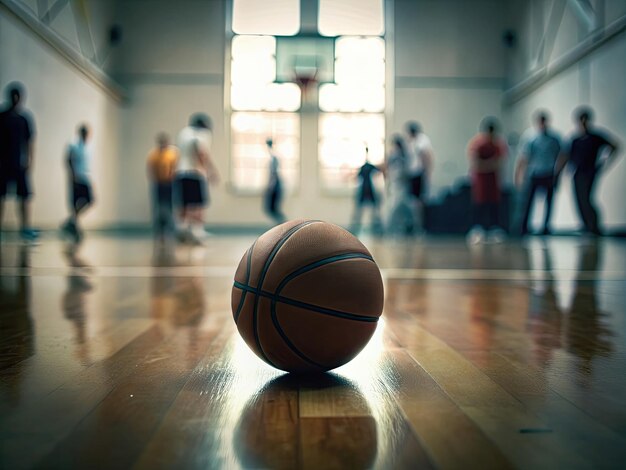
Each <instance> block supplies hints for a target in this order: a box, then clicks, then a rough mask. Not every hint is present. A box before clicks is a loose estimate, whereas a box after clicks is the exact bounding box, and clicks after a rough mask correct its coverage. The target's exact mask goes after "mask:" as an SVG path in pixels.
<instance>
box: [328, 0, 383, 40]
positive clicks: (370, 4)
mask: <svg viewBox="0 0 626 470" xmlns="http://www.w3.org/2000/svg"><path fill="white" fill-rule="evenodd" d="M383 2H384V0H319V19H318V26H319V31H320V34H322V35H324V36H341V35H369V36H380V35H382V34H383V33H384V32H385V22H384V11H383Z"/></svg>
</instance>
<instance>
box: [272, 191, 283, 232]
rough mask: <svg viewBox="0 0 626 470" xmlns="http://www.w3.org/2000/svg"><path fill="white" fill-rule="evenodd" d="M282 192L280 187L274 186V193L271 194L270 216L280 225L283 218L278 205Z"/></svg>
mask: <svg viewBox="0 0 626 470" xmlns="http://www.w3.org/2000/svg"><path fill="white" fill-rule="evenodd" d="M282 196H283V193H282V190H281V187H280V185H276V186H275V187H274V191H273V192H272V201H271V206H272V214H273V216H274V219H275V220H276V222H277V223H279V224H282V223H283V222H284V221H285V216H284V215H283V211H282V210H281V208H280V203H281V201H282Z"/></svg>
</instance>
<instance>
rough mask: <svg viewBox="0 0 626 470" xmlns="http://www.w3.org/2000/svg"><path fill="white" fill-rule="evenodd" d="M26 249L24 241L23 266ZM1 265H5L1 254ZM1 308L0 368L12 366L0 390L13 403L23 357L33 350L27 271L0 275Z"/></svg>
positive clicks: (27, 253)
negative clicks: (4, 392) (18, 273)
mask: <svg viewBox="0 0 626 470" xmlns="http://www.w3.org/2000/svg"><path fill="white" fill-rule="evenodd" d="M0 249H1V245H0ZM29 250H30V247H29V246H27V245H23V246H22V247H21V248H20V253H19V260H18V266H19V267H20V268H22V269H23V268H28V266H29V259H28V258H29V255H30V251H29ZM0 254H1V253H0ZM0 266H4V264H3V260H2V259H1V257H0ZM0 312H2V313H0V332H1V338H2V341H0V370H6V369H8V368H12V371H11V373H10V374H7V375H5V376H4V377H3V380H2V381H1V382H0V390H5V391H6V396H7V398H8V400H7V401H8V403H16V402H18V401H19V399H20V397H21V393H20V381H21V380H22V378H23V376H24V374H23V373H20V370H21V368H22V365H23V361H24V360H25V359H27V358H29V357H30V356H32V355H33V354H34V353H35V347H34V345H35V342H34V329H33V320H32V318H31V278H30V276H29V275H18V276H5V275H2V276H0Z"/></svg>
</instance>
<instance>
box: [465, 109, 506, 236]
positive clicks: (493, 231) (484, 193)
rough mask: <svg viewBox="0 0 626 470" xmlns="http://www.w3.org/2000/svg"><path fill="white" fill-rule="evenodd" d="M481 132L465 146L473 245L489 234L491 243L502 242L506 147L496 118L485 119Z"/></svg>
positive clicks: (470, 234)
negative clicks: (501, 207) (502, 192)
mask: <svg viewBox="0 0 626 470" xmlns="http://www.w3.org/2000/svg"><path fill="white" fill-rule="evenodd" d="M480 129H481V130H480V132H479V133H478V134H477V135H475V136H474V137H473V138H472V139H471V140H470V142H469V143H468V145H467V156H468V158H469V166H470V176H471V182H472V204H473V210H472V216H473V227H472V229H471V230H470V233H469V240H470V242H472V243H480V242H482V241H483V240H484V238H485V233H486V232H489V238H490V239H491V241H494V242H498V241H501V240H502V238H503V231H502V228H501V226H500V199H501V190H500V170H501V168H502V165H503V163H504V159H505V158H506V155H507V144H506V142H505V141H504V140H503V139H502V138H501V137H500V136H499V135H498V122H497V121H496V119H495V118H491V117H488V118H485V119H483V121H482V122H481V125H480Z"/></svg>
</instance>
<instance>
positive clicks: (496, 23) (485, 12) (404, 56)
mask: <svg viewBox="0 0 626 470" xmlns="http://www.w3.org/2000/svg"><path fill="white" fill-rule="evenodd" d="M504 13H505V5H504V2H501V1H488V0H485V1H482V0H472V1H461V0H458V1H457V0H397V1H396V2H395V32H394V34H395V82H396V86H395V91H394V93H395V100H394V103H393V116H392V120H391V124H392V128H391V129H389V133H393V132H398V131H403V129H404V124H405V123H406V121H408V120H417V121H418V122H420V123H421V124H422V127H423V128H424V131H425V133H426V134H428V135H429V136H430V138H431V140H432V142H433V146H434V149H435V158H436V164H435V169H434V173H433V181H432V187H431V190H430V195H431V197H432V196H436V195H437V193H439V191H440V190H441V189H442V188H446V187H449V186H450V185H452V184H454V182H455V181H457V180H458V179H459V178H461V177H464V176H466V175H467V171H468V165H467V158H466V156H465V148H466V145H467V142H468V141H469V139H470V138H471V137H472V136H473V135H474V134H475V133H476V132H477V130H478V125H479V123H480V121H481V120H482V119H483V118H484V117H485V116H487V115H492V116H496V117H499V116H500V115H501V98H502V91H503V86H504V77H505V63H506V62H505V60H504V59H505V54H506V50H505V47H504V45H503V42H502V34H503V32H504V30H505V29H506V15H505V14H504Z"/></svg>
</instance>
